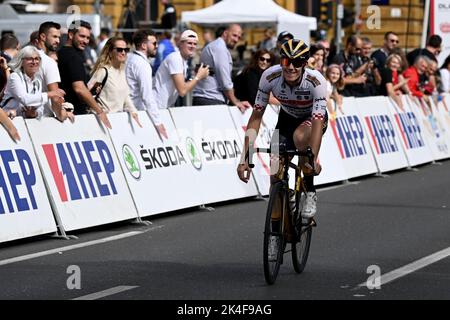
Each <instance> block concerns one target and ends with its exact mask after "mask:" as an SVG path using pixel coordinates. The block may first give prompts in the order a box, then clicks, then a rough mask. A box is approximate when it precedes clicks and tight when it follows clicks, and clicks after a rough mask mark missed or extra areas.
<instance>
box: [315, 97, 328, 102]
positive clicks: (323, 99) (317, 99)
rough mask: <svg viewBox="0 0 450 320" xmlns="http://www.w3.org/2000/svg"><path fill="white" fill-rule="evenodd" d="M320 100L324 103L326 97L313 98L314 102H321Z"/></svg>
mask: <svg viewBox="0 0 450 320" xmlns="http://www.w3.org/2000/svg"><path fill="white" fill-rule="evenodd" d="M321 101H322V102H325V103H326V102H327V98H325V97H320V98H315V99H314V102H321Z"/></svg>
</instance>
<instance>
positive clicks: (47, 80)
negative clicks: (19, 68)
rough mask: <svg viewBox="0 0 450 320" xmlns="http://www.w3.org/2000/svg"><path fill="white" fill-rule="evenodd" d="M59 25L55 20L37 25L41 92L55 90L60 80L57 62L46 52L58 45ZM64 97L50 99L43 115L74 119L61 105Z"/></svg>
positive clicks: (61, 119) (62, 119)
mask: <svg viewBox="0 0 450 320" xmlns="http://www.w3.org/2000/svg"><path fill="white" fill-rule="evenodd" d="M60 29H61V25H60V24H59V23H56V22H52V21H46V22H44V23H42V24H41V25H40V26H39V31H38V39H37V44H36V47H37V49H38V51H39V55H40V56H41V69H40V72H39V73H38V75H37V77H38V78H39V79H40V80H41V83H42V92H48V91H55V90H57V89H59V85H58V83H59V82H61V77H60V75H59V69H58V64H57V63H56V61H55V60H53V59H52V58H50V57H49V56H48V55H47V53H48V52H49V51H56V49H57V48H58V47H59V43H60V39H61V31H60ZM63 102H64V99H61V98H59V97H56V98H53V99H51V101H49V103H47V104H46V105H45V106H44V116H47V117H52V116H53V115H55V116H56V118H58V120H60V121H64V120H66V119H67V118H69V119H70V120H71V121H74V119H75V117H74V115H73V113H72V112H71V111H70V110H66V109H64V108H63V107H62V104H63Z"/></svg>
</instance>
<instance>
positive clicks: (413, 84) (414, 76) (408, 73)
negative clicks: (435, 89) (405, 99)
mask: <svg viewBox="0 0 450 320" xmlns="http://www.w3.org/2000/svg"><path fill="white" fill-rule="evenodd" d="M403 77H404V78H405V79H408V87H409V90H411V93H412V95H413V96H416V97H419V98H421V97H423V92H422V91H420V88H419V83H420V79H419V73H418V72H417V69H416V68H414V66H411V67H409V68H408V69H406V70H405V72H403Z"/></svg>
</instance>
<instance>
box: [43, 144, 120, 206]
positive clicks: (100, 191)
mask: <svg viewBox="0 0 450 320" xmlns="http://www.w3.org/2000/svg"><path fill="white" fill-rule="evenodd" d="M42 149H43V150H44V154H45V157H46V159H47V162H48V164H49V167H50V170H51V173H52V176H53V179H54V181H55V184H56V188H57V189H58V193H59V196H60V198H61V201H62V202H67V201H75V200H82V199H89V198H97V197H106V196H111V195H115V194H117V189H116V186H115V184H114V179H113V173H114V172H115V166H114V161H113V157H112V154H111V151H110V150H109V148H108V145H107V144H106V143H105V142H104V141H102V140H95V141H89V140H88V141H81V142H67V143H57V144H44V145H42ZM69 195H70V197H69Z"/></svg>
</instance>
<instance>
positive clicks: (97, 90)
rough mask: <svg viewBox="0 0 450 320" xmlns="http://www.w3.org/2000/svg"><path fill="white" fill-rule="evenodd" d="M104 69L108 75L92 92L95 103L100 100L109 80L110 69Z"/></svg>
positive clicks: (95, 85) (97, 83) (96, 84)
mask: <svg viewBox="0 0 450 320" xmlns="http://www.w3.org/2000/svg"><path fill="white" fill-rule="evenodd" d="M103 69H105V72H106V74H105V77H104V78H103V80H102V82H96V83H95V84H94V86H93V87H92V88H91V90H90V92H91V94H92V96H93V97H94V99H95V101H97V100H98V98H99V96H100V93H101V92H102V90H103V87H104V86H105V84H106V81H107V80H108V69H106V68H105V67H103Z"/></svg>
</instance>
